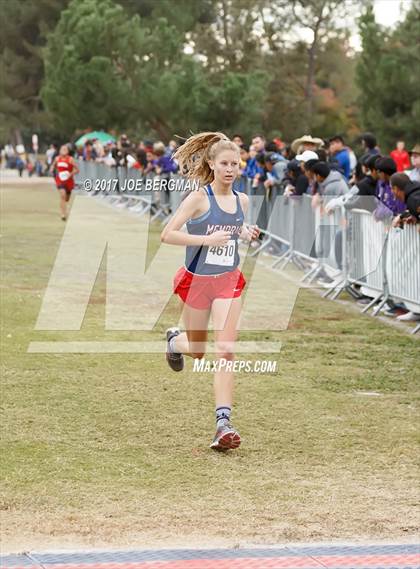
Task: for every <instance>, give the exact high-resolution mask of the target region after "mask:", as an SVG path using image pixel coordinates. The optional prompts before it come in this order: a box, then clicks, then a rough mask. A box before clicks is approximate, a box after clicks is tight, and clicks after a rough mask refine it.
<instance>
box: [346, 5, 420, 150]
mask: <svg viewBox="0 0 420 569" xmlns="http://www.w3.org/2000/svg"><path fill="white" fill-rule="evenodd" d="M359 25H360V34H361V38H362V47H363V52H362V54H361V56H360V58H359V61H358V63H357V69H356V79H357V82H358V85H359V89H360V97H359V104H360V114H361V119H362V124H363V126H364V128H365V129H366V130H372V131H373V132H375V133H376V134H377V136H378V138H379V142H380V144H381V147H382V148H383V150H388V151H389V150H391V148H393V146H394V144H395V140H396V139H397V138H404V140H406V142H408V143H409V144H414V143H415V142H416V141H417V140H418V136H419V134H418V133H419V132H420V100H419V96H418V93H419V91H420V80H419V75H418V69H419V64H420V44H419V41H418V38H419V37H420V7H419V6H418V4H416V3H413V5H412V6H411V9H410V10H409V11H408V12H407V14H406V16H405V19H404V21H402V22H401V23H400V24H399V25H397V26H396V27H395V29H394V30H393V31H392V32H391V33H386V32H385V31H384V30H383V29H382V28H381V27H380V26H379V25H378V24H377V23H376V21H375V17H374V13H373V8H372V6H371V5H368V7H367V9H366V10H365V12H364V14H363V15H362V16H361V18H360V22H359Z"/></svg>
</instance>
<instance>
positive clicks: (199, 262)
mask: <svg viewBox="0 0 420 569" xmlns="http://www.w3.org/2000/svg"><path fill="white" fill-rule="evenodd" d="M205 190H206V193H207V196H208V199H209V202H210V209H209V210H208V211H206V212H205V213H203V214H202V215H200V217H196V218H195V219H189V220H188V221H187V223H186V226H187V231H188V233H190V234H191V235H210V234H212V233H214V232H215V231H229V232H230V233H231V234H232V236H231V238H230V240H229V241H228V243H227V244H226V245H224V246H223V247H215V246H213V247H208V246H207V247H205V246H196V245H188V246H187V250H186V254H185V267H186V268H187V270H188V271H190V272H191V273H195V274H198V275H219V274H221V273H226V272H231V271H233V270H234V269H236V267H237V266H238V265H239V251H238V237H239V233H240V232H241V230H242V226H243V223H244V212H243V211H242V207H241V201H240V199H239V195H238V193H237V192H236V191H235V190H232V192H233V194H234V195H235V196H236V212H235V213H228V212H227V211H225V210H223V209H221V208H220V207H219V204H218V203H217V200H216V197H215V195H214V193H213V190H212V189H211V186H210V184H209V185H208V186H207V187H206V188H205Z"/></svg>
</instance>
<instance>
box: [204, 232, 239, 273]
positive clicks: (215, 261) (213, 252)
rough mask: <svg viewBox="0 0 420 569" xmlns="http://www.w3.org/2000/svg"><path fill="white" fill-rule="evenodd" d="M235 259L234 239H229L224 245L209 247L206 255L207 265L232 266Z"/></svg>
mask: <svg viewBox="0 0 420 569" xmlns="http://www.w3.org/2000/svg"><path fill="white" fill-rule="evenodd" d="M234 261H235V239H229V241H228V242H227V243H226V245H223V246H222V245H220V246H219V247H217V246H216V245H214V246H213V247H209V248H208V251H207V256H206V261H205V262H206V264H207V265H222V266H223V267H232V266H233V263H234Z"/></svg>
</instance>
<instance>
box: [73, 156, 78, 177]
mask: <svg viewBox="0 0 420 569" xmlns="http://www.w3.org/2000/svg"><path fill="white" fill-rule="evenodd" d="M71 163H72V166H73V170H72V172H71V173H72V176H75V175H76V174H78V173H79V172H80V170H79V166H78V165H77V164H76V161H75V159H74V158H73V157H72V158H71Z"/></svg>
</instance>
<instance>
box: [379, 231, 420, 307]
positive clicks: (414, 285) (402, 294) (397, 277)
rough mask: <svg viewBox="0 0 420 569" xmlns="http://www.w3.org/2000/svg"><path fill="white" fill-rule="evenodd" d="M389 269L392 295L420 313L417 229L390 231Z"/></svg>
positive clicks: (419, 258) (388, 248)
mask: <svg viewBox="0 0 420 569" xmlns="http://www.w3.org/2000/svg"><path fill="white" fill-rule="evenodd" d="M385 270H386V278H387V285H388V293H389V296H390V297H391V298H393V299H394V300H398V301H403V302H404V303H405V304H406V305H407V308H409V309H410V310H412V311H413V312H418V313H420V234H419V233H418V231H417V227H416V226H413V225H406V226H405V227H404V229H391V230H390V231H389V236H388V245H387V255H386V262H385Z"/></svg>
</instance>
